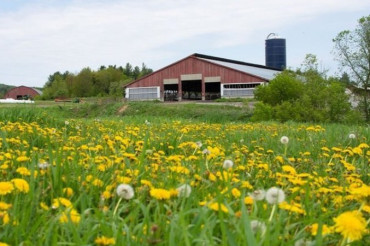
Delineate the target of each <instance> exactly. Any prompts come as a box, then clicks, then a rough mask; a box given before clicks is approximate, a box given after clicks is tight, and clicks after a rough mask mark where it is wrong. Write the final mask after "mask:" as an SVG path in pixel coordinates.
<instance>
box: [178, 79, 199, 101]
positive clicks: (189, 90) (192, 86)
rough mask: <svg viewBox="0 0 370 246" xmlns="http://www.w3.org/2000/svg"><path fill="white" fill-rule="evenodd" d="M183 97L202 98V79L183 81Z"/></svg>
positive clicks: (186, 98) (185, 98) (189, 98)
mask: <svg viewBox="0 0 370 246" xmlns="http://www.w3.org/2000/svg"><path fill="white" fill-rule="evenodd" d="M181 89H182V99H184V100H202V80H185V81H181Z"/></svg>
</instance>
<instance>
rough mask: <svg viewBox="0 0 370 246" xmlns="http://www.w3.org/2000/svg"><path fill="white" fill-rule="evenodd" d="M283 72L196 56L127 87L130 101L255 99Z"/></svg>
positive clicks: (233, 61) (244, 63)
mask: <svg viewBox="0 0 370 246" xmlns="http://www.w3.org/2000/svg"><path fill="white" fill-rule="evenodd" d="M280 71H281V70H280V69H275V68H271V67H266V66H262V65H257V64H251V63H246V62H241V61H235V60H230V59H225V58H220V57H214V56H207V55H202V54H193V55H190V56H188V57H185V58H184V59H182V60H180V61H177V62H175V63H173V64H171V65H168V66H166V67H164V68H162V69H159V70H158V71H155V72H153V73H151V74H149V75H147V76H145V77H142V78H140V79H138V80H136V81H133V82H132V83H129V84H128V85H126V86H125V88H126V90H125V92H126V94H125V97H126V98H127V99H128V100H155V99H158V100H162V101H163V100H164V101H167V100H178V101H181V100H183V99H186V100H210V99H216V98H220V97H253V91H254V88H255V87H256V86H258V85H260V84H264V83H266V82H268V81H270V80H271V79H273V78H274V77H275V76H276V74H277V73H279V72H280Z"/></svg>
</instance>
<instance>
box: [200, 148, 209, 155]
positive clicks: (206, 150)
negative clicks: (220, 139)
mask: <svg viewBox="0 0 370 246" xmlns="http://www.w3.org/2000/svg"><path fill="white" fill-rule="evenodd" d="M202 154H203V155H209V154H211V151H209V150H208V149H204V150H203V151H202Z"/></svg>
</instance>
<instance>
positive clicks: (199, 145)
mask: <svg viewBox="0 0 370 246" xmlns="http://www.w3.org/2000/svg"><path fill="white" fill-rule="evenodd" d="M195 144H196V145H197V148H201V147H202V145H203V144H202V142H201V141H197V142H196V143H195Z"/></svg>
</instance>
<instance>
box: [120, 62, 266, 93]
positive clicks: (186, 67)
mask: <svg viewBox="0 0 370 246" xmlns="http://www.w3.org/2000/svg"><path fill="white" fill-rule="evenodd" d="M184 74H202V76H203V78H204V77H217V76H220V77H221V83H240V82H265V81H266V80H264V79H262V78H259V77H256V76H253V75H248V74H245V73H242V72H239V71H236V70H233V69H230V68H227V67H223V66H220V65H216V64H212V63H209V62H207V61H204V60H201V59H197V58H195V57H188V58H186V59H184V60H181V61H179V62H178V63H175V64H173V65H170V66H168V67H166V68H164V69H161V70H159V71H157V72H154V73H153V74H151V75H149V76H147V77H144V78H142V79H140V80H137V81H136V82H134V83H132V84H130V85H128V86H127V87H128V88H134V87H148V86H162V82H163V80H164V79H174V78H178V79H180V76H181V75H184Z"/></svg>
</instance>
